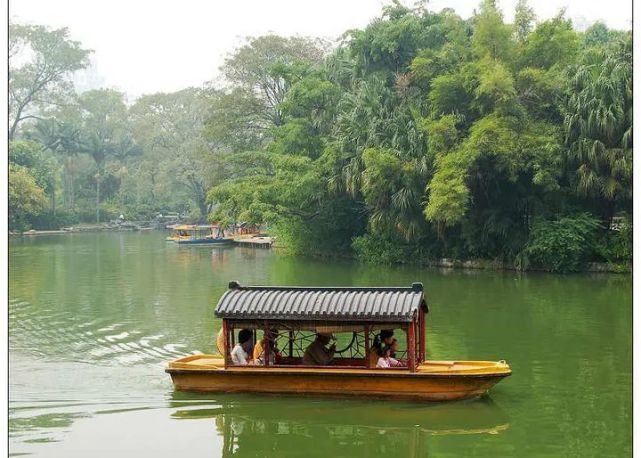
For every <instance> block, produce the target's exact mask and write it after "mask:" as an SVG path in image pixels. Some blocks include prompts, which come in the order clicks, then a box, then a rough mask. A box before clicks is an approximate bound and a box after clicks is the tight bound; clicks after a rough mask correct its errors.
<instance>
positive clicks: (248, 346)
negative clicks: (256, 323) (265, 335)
mask: <svg viewBox="0 0 641 458" xmlns="http://www.w3.org/2000/svg"><path fill="white" fill-rule="evenodd" d="M252 337H253V334H252V332H251V331H250V330H249V329H241V330H240V332H239V333H238V343H237V344H236V345H234V348H233V350H232V351H231V362H232V364H234V365H235V366H246V365H248V364H249V354H250V351H251V350H252V343H253V342H252Z"/></svg>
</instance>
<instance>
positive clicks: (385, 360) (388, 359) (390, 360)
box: [376, 339, 403, 369]
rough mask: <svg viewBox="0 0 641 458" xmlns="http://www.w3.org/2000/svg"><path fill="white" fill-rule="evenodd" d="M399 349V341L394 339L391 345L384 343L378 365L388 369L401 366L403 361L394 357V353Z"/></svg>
mask: <svg viewBox="0 0 641 458" xmlns="http://www.w3.org/2000/svg"><path fill="white" fill-rule="evenodd" d="M397 350H398V341H397V340H396V339H394V340H393V341H392V344H391V345H383V348H382V349H381V352H380V353H379V358H378V362H377V363H376V367H379V368H383V369H387V368H389V367H400V366H403V363H402V362H400V361H399V360H397V359H396V358H394V357H393V356H392V355H393V354H395V353H396V351H397Z"/></svg>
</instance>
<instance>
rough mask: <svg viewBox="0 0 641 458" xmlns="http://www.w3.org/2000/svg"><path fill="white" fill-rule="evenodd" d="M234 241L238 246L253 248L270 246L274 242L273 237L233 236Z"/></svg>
mask: <svg viewBox="0 0 641 458" xmlns="http://www.w3.org/2000/svg"><path fill="white" fill-rule="evenodd" d="M234 243H235V244H236V245H240V246H247V247H253V248H271V247H272V244H273V243H274V238H273V237H238V238H234Z"/></svg>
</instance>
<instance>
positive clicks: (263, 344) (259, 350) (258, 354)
mask: <svg viewBox="0 0 641 458" xmlns="http://www.w3.org/2000/svg"><path fill="white" fill-rule="evenodd" d="M276 338H278V330H277V329H270V330H269V332H267V333H265V335H264V336H263V338H262V339H260V340H259V341H258V342H256V345H255V346H254V361H255V364H257V365H261V366H262V365H264V364H265V358H264V354H265V348H267V346H269V364H274V362H275V361H278V360H280V358H281V355H280V352H279V351H278V348H277V347H276Z"/></svg>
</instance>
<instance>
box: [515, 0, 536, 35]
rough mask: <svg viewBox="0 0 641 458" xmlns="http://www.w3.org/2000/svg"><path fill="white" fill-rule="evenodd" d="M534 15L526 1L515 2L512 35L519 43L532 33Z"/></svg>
mask: <svg viewBox="0 0 641 458" xmlns="http://www.w3.org/2000/svg"><path fill="white" fill-rule="evenodd" d="M535 19H536V14H535V13H534V9H533V8H532V7H530V5H528V2H527V0H519V1H518V2H516V7H515V9H514V34H515V36H516V40H517V41H518V42H519V43H523V42H524V41H525V40H526V39H527V36H528V34H529V33H530V32H531V31H532V27H533V26H534V20H535Z"/></svg>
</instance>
